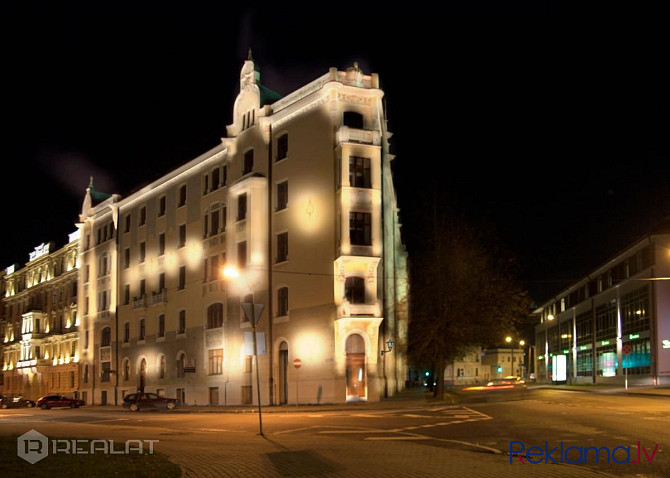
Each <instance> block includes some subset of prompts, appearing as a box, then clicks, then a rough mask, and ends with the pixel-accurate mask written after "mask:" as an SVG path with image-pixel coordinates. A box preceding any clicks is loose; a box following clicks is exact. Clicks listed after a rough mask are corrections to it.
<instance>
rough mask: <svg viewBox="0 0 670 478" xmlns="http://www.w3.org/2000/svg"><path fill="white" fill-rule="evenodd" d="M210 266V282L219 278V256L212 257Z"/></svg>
mask: <svg viewBox="0 0 670 478" xmlns="http://www.w3.org/2000/svg"><path fill="white" fill-rule="evenodd" d="M210 266H211V268H212V280H216V279H218V278H219V274H220V272H219V256H212V258H211V259H210Z"/></svg>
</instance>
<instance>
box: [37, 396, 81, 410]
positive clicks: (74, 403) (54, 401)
mask: <svg viewBox="0 0 670 478" xmlns="http://www.w3.org/2000/svg"><path fill="white" fill-rule="evenodd" d="M84 403H85V402H84V401H83V400H80V399H78V398H68V397H64V396H63V395H47V396H46V397H42V398H40V399H39V400H37V406H38V407H40V408H41V409H42V410H47V409H49V408H63V407H69V408H79V407H82V406H84Z"/></svg>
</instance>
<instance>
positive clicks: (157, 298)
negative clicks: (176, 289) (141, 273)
mask: <svg viewBox="0 0 670 478" xmlns="http://www.w3.org/2000/svg"><path fill="white" fill-rule="evenodd" d="M164 302H167V289H162V290H161V291H160V292H155V291H154V292H152V293H151V305H156V304H162V303H164Z"/></svg>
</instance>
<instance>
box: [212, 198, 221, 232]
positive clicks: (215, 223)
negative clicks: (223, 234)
mask: <svg viewBox="0 0 670 478" xmlns="http://www.w3.org/2000/svg"><path fill="white" fill-rule="evenodd" d="M211 219H212V228H211V231H212V232H211V233H210V234H211V235H212V236H214V235H216V234H218V233H219V204H218V203H217V204H212V212H211Z"/></svg>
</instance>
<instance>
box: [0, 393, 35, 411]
mask: <svg viewBox="0 0 670 478" xmlns="http://www.w3.org/2000/svg"><path fill="white" fill-rule="evenodd" d="M34 406H35V402H34V401H32V400H28V399H27V398H23V397H21V396H19V397H9V396H7V395H0V408H2V409H5V408H23V407H26V408H32V407H34Z"/></svg>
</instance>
